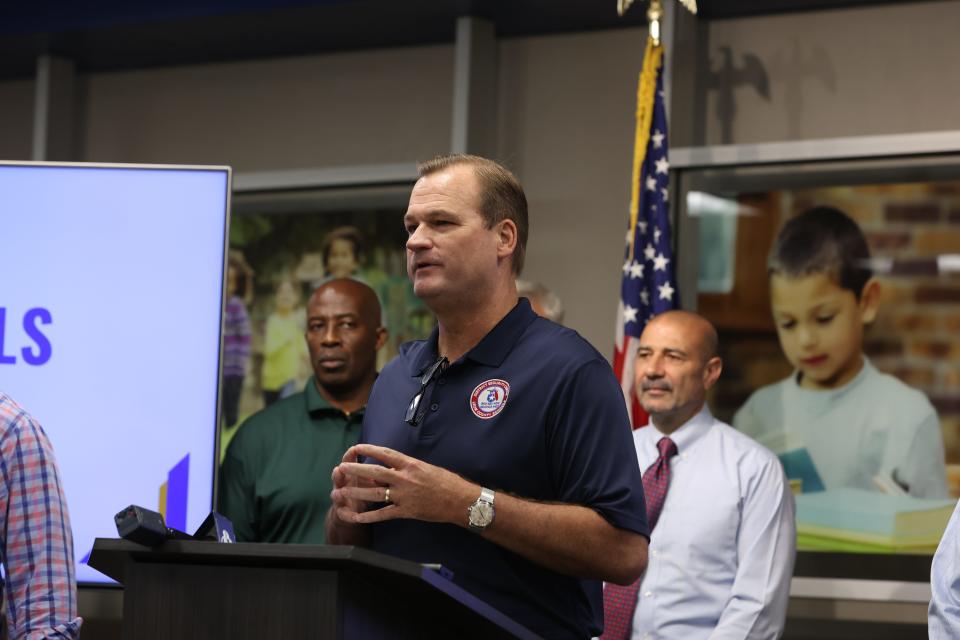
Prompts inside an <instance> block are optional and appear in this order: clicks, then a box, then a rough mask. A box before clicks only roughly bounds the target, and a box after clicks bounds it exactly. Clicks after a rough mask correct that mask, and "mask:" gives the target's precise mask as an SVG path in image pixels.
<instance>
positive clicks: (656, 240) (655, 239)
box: [653, 227, 660, 244]
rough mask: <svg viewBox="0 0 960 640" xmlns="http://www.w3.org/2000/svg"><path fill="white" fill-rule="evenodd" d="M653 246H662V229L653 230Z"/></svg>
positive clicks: (655, 228)
mask: <svg viewBox="0 0 960 640" xmlns="http://www.w3.org/2000/svg"><path fill="white" fill-rule="evenodd" d="M653 244H660V227H654V228H653Z"/></svg>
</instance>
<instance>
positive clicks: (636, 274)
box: [630, 260, 643, 278]
mask: <svg viewBox="0 0 960 640" xmlns="http://www.w3.org/2000/svg"><path fill="white" fill-rule="evenodd" d="M630 277H631V278H642V277H643V265H642V264H640V263H639V262H637V261H636V260H634V261H633V264H631V265H630Z"/></svg>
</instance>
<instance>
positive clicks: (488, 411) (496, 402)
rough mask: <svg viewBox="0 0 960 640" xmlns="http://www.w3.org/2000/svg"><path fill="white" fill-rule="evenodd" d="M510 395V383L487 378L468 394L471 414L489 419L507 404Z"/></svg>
mask: <svg viewBox="0 0 960 640" xmlns="http://www.w3.org/2000/svg"><path fill="white" fill-rule="evenodd" d="M509 395H510V383H509V382H507V381H506V380H499V379H493V380H487V381H486V382H481V383H480V384H478V385H477V387H476V388H475V389H474V390H473V393H471V394H470V409H471V411H473V415H475V416H477V417H478V418H482V419H483V420H489V419H490V418H492V417H493V416H495V415H497V414H498V413H500V412H501V411H503V408H504V407H505V406H507V396H509Z"/></svg>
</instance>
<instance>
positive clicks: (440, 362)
mask: <svg viewBox="0 0 960 640" xmlns="http://www.w3.org/2000/svg"><path fill="white" fill-rule="evenodd" d="M448 364H450V361H449V360H447V357H446V356H440V357H439V358H437V361H436V362H434V363H433V364H432V365H430V366H429V367H427V369H426V371H424V372H423V374H422V375H421V376H420V390H419V391H417V393H416V395H414V396H413V398H412V399H411V400H410V404H409V405H407V414H406V416H404V418H403V419H404V420H405V421H406V423H407V424H409V425H410V426H411V427H416V426H417V425H419V424H420V422H421V421H422V420H423V416H424V415H425V414H426V413H427V403H426V402H423V397H424V396H425V395H426V394H427V389H428V388H429V387H430V385H431V384H432V383H433V381H434V380H436V379H437V378H439V377H440V374H441V373H443V371H444V369H446V368H447V365H448Z"/></svg>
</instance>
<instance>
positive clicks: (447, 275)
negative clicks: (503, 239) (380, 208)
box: [403, 165, 499, 301]
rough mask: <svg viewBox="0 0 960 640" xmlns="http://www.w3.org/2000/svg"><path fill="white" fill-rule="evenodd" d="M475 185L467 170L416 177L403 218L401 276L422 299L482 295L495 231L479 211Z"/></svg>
mask: <svg viewBox="0 0 960 640" xmlns="http://www.w3.org/2000/svg"><path fill="white" fill-rule="evenodd" d="M479 203H480V185H479V184H478V181H477V178H476V176H475V175H474V172H473V168H472V167H470V166H469V165H453V166H451V167H448V168H446V169H443V170H441V171H438V172H436V173H432V174H429V175H426V176H424V177H422V178H420V179H419V180H418V181H417V183H416V184H415V185H414V187H413V192H412V193H411V194H410V204H409V206H408V207H407V213H406V215H405V216H404V217H403V223H404V227H405V228H406V230H407V234H408V237H407V274H408V275H409V276H410V280H411V281H412V282H413V290H414V293H416V294H417V296H418V297H420V298H422V299H424V300H427V301H429V300H431V299H437V298H440V297H443V296H453V297H457V296H459V295H473V296H478V295H482V294H483V293H484V291H483V289H484V287H485V284H486V283H488V282H489V281H490V278H491V277H492V274H495V273H496V271H497V265H498V259H499V258H498V228H497V226H495V227H494V228H492V229H488V228H487V227H486V223H485V221H484V219H483V217H482V216H481V214H480V211H479Z"/></svg>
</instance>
